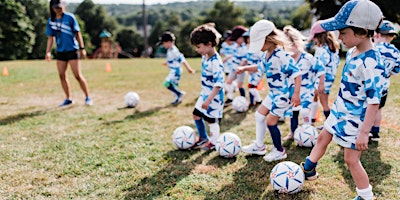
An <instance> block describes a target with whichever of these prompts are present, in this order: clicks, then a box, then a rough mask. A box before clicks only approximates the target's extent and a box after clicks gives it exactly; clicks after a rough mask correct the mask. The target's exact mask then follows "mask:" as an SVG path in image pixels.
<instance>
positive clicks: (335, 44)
mask: <svg viewBox="0 0 400 200" xmlns="http://www.w3.org/2000/svg"><path fill="white" fill-rule="evenodd" d="M314 38H316V39H317V45H324V44H327V45H328V47H329V50H330V51H331V52H333V53H335V52H337V51H338V50H339V48H340V43H339V41H337V40H336V36H335V34H334V33H333V32H332V31H328V32H322V33H317V34H315V36H314Z"/></svg>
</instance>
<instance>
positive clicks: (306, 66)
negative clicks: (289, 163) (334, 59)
mask: <svg viewBox="0 0 400 200" xmlns="http://www.w3.org/2000/svg"><path fill="white" fill-rule="evenodd" d="M283 32H284V33H285V34H286V36H287V37H288V39H289V41H290V42H291V43H292V45H291V49H290V52H292V58H293V59H294V61H295V64H296V65H297V66H298V67H299V69H300V71H301V74H302V78H301V88H300V99H301V105H300V106H298V107H295V108H293V116H292V118H291V119H290V133H289V134H288V135H287V136H286V137H285V138H283V140H288V139H293V133H294V131H295V130H296V128H297V126H298V124H299V114H300V115H301V117H302V118H303V123H304V124H310V125H311V103H312V102H313V99H314V88H315V84H316V81H317V80H318V79H319V81H318V82H319V85H318V87H317V88H318V91H321V92H323V91H324V80H325V70H324V66H322V64H321V63H320V62H319V61H318V60H317V59H315V58H314V57H313V56H312V55H311V54H309V53H307V52H305V50H304V49H305V42H304V40H305V38H304V36H303V35H302V34H301V33H300V31H298V30H297V29H295V28H293V27H292V26H290V25H289V26H285V27H284V28H283Z"/></svg>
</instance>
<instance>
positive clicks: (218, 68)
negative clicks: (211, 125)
mask: <svg viewBox="0 0 400 200" xmlns="http://www.w3.org/2000/svg"><path fill="white" fill-rule="evenodd" d="M224 77H225V75H224V65H223V64H222V59H221V57H220V56H219V54H218V53H215V54H214V55H213V56H211V57H210V58H208V59H207V58H206V57H205V56H203V57H202V66H201V92H200V96H199V98H198V99H197V102H196V104H195V108H196V109H197V110H199V111H201V112H202V113H203V114H204V115H205V116H207V117H210V118H214V119H217V118H222V112H223V109H224V82H225V80H224V79H225V78H224ZM214 87H220V88H221V89H220V90H219V91H218V94H217V95H215V97H214V99H213V100H212V101H211V103H210V105H209V107H208V109H207V110H204V109H203V108H202V107H201V105H202V104H203V103H204V102H205V101H206V99H207V98H208V96H209V95H210V93H211V91H212V90H213V88H214Z"/></svg>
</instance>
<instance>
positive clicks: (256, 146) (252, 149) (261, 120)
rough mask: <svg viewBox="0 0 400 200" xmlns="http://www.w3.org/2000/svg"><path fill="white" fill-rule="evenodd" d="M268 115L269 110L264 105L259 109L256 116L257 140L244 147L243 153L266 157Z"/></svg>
mask: <svg viewBox="0 0 400 200" xmlns="http://www.w3.org/2000/svg"><path fill="white" fill-rule="evenodd" d="M268 113H269V110H268V109H267V108H266V107H265V106H264V105H262V104H261V105H260V107H259V108H258V109H257V111H256V113H255V114H254V115H255V119H256V140H255V141H254V142H253V143H251V144H250V145H247V146H243V148H242V151H243V152H245V153H249V154H257V155H264V154H265V153H266V151H265V145H264V139H265V131H266V129H267V126H266V122H265V118H266V115H267V114H268Z"/></svg>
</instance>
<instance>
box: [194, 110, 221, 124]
mask: <svg viewBox="0 0 400 200" xmlns="http://www.w3.org/2000/svg"><path fill="white" fill-rule="evenodd" d="M193 115H195V116H198V117H201V118H203V119H204V121H206V122H208V123H210V124H214V123H215V122H221V118H211V117H207V116H206V115H204V114H203V113H202V112H201V111H200V110H198V109H197V108H195V109H194V110H193Z"/></svg>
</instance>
